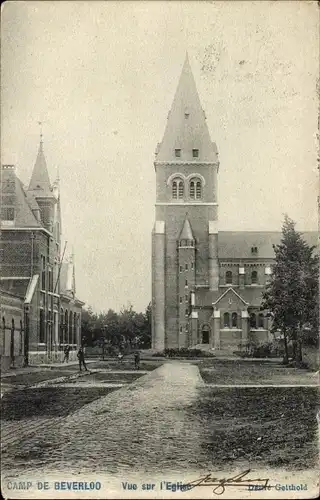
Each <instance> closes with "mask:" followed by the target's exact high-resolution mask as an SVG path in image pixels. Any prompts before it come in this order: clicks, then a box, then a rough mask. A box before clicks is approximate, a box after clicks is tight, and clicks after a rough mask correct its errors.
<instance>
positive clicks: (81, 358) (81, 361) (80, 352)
mask: <svg viewBox="0 0 320 500" xmlns="http://www.w3.org/2000/svg"><path fill="white" fill-rule="evenodd" d="M77 357H78V360H79V368H80V371H82V368H81V367H82V365H83V367H84V369H85V371H86V372H87V371H88V368H87V365H86V362H85V360H84V351H83V347H82V346H80V347H79V350H78V354H77Z"/></svg>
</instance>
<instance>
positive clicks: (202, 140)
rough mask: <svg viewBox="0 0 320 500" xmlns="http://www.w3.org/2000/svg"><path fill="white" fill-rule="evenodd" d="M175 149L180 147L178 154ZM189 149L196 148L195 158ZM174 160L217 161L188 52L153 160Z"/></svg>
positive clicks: (214, 146)
mask: <svg viewBox="0 0 320 500" xmlns="http://www.w3.org/2000/svg"><path fill="white" fill-rule="evenodd" d="M175 149H181V156H180V157H179V158H176V156H175ZM192 149H198V150H199V156H198V158H193V155H192ZM176 160H181V161H194V160H196V161H199V162H201V161H206V162H213V163H214V162H217V161H218V159H217V152H216V145H215V144H214V143H212V142H211V139H210V135H209V130H208V126H207V123H206V118H205V114H204V111H203V109H202V107H201V103H200V99H199V95H198V92H197V88H196V84H195V81H194V77H193V74H192V70H191V67H190V63H189V59H188V55H187V56H186V59H185V62H184V66H183V69H182V73H181V76H180V80H179V84H178V88H177V91H176V94H175V97H174V100H173V104H172V107H171V111H170V113H169V116H168V121H167V125H166V129H165V133H164V136H163V139H162V142H161V144H159V146H158V149H157V157H156V161H176Z"/></svg>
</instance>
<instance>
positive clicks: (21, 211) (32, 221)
mask: <svg viewBox="0 0 320 500" xmlns="http://www.w3.org/2000/svg"><path fill="white" fill-rule="evenodd" d="M15 184H16V200H15V226H16V227H42V224H41V223H40V222H39V221H38V220H37V219H36V217H35V215H34V213H33V212H32V210H35V209H37V208H38V210H39V207H36V205H38V204H37V202H36V201H35V200H32V198H31V197H30V196H27V194H26V192H25V190H24V187H23V184H22V182H21V181H20V179H19V178H18V177H16V183H15Z"/></svg>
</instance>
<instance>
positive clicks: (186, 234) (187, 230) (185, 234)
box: [179, 214, 194, 241]
mask: <svg viewBox="0 0 320 500" xmlns="http://www.w3.org/2000/svg"><path fill="white" fill-rule="evenodd" d="M179 240H180V241H181V240H188V241H191V240H194V236H193V232H192V229H191V224H190V222H189V219H188V214H186V217H185V219H184V223H183V226H182V230H181V233H180V236H179Z"/></svg>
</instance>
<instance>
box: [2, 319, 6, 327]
mask: <svg viewBox="0 0 320 500" xmlns="http://www.w3.org/2000/svg"><path fill="white" fill-rule="evenodd" d="M2 328H3V330H5V329H6V320H5V318H4V316H2Z"/></svg>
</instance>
